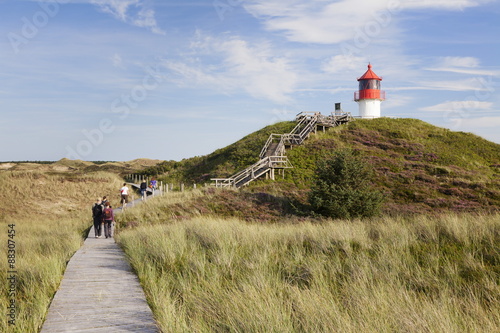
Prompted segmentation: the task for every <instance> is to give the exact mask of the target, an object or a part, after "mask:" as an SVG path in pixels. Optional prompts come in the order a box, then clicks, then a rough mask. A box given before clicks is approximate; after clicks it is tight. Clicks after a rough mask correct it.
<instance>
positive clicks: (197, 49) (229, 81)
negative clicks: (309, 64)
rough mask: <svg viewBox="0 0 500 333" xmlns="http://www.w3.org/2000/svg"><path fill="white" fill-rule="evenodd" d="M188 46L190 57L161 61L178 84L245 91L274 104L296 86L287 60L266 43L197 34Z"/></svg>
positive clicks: (228, 91) (288, 99)
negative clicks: (276, 53) (254, 43)
mask: <svg viewBox="0 0 500 333" xmlns="http://www.w3.org/2000/svg"><path fill="white" fill-rule="evenodd" d="M191 46H192V55H191V57H190V58H188V59H186V60H185V61H183V62H180V61H165V63H164V65H165V66H166V67H167V68H168V69H170V70H171V71H172V72H174V73H176V74H177V75H178V77H180V80H179V79H177V80H175V82H176V83H177V84H179V85H184V86H193V85H197V86H203V87H204V88H209V89H215V90H217V91H219V92H220V91H222V92H224V93H234V92H238V91H245V92H246V93H248V94H250V95H251V96H253V97H255V98H260V99H268V100H271V101H273V102H276V103H288V102H289V101H290V100H291V98H290V97H289V95H290V93H292V92H293V91H294V89H295V85H296V83H297V81H298V77H297V74H296V73H295V70H294V68H293V67H292V66H291V64H290V63H289V61H288V59H286V58H284V57H276V56H273V53H274V52H273V50H272V49H271V47H270V46H269V45H268V44H266V43H260V44H259V45H249V43H247V42H246V41H244V40H241V39H239V38H229V39H223V40H222V39H220V40H219V39H214V38H211V37H201V36H199V35H198V37H197V40H195V41H194V42H193V43H192V44H191ZM200 56H201V57H200ZM201 59H203V60H201ZM208 61H211V62H210V64H208Z"/></svg>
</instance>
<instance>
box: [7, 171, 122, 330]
mask: <svg viewBox="0 0 500 333" xmlns="http://www.w3.org/2000/svg"><path fill="white" fill-rule="evenodd" d="M120 184H121V181H120V179H119V178H118V177H117V176H116V175H113V174H108V173H86V174H81V173H67V172H65V173H57V172H54V173H51V174H48V173H46V172H38V171H14V172H11V171H4V172H0V202H2V205H1V208H0V222H1V224H2V230H3V231H2V232H1V233H0V244H2V246H1V247H0V256H1V257H2V258H3V259H2V260H0V279H1V280H2V281H7V272H8V271H9V270H10V269H9V267H8V261H7V239H8V238H7V237H8V233H7V230H8V225H10V224H15V227H14V229H15V237H14V239H13V240H14V241H15V251H16V253H15V255H16V258H15V261H16V262H15V271H16V272H17V273H16V274H15V275H16V279H17V280H16V284H15V297H10V296H9V293H8V289H7V288H2V292H1V294H0V306H1V307H2V309H4V311H3V312H2V314H3V316H2V320H0V332H22V333H31V332H38V331H39V329H40V328H41V325H42V324H43V321H44V318H45V315H46V312H47V310H48V306H49V305H50V301H51V299H52V297H53V296H54V294H55V292H56V290H57V288H58V286H59V283H60V281H61V279H62V276H63V273H64V270H65V268H66V264H67V261H68V260H69V259H70V258H71V256H72V255H73V253H74V252H75V251H76V250H78V249H79V248H80V246H81V244H82V241H83V239H84V237H85V236H86V234H87V232H88V230H89V228H90V226H91V209H90V207H91V205H92V203H93V202H94V200H95V198H96V197H97V196H99V195H100V196H102V195H109V196H110V197H111V198H112V199H115V201H116V202H117V200H116V196H115V195H112V194H113V193H117V192H118V188H119V187H120ZM3 286H7V283H4V284H3ZM11 299H14V300H15V301H16V321H15V325H9V323H8V318H7V310H6V309H7V306H8V304H9V302H10V301H11Z"/></svg>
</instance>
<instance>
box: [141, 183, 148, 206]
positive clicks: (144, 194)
mask: <svg viewBox="0 0 500 333" xmlns="http://www.w3.org/2000/svg"><path fill="white" fill-rule="evenodd" d="M140 189H141V200H142V201H144V199H146V197H147V195H148V192H147V191H148V183H147V182H146V180H143V181H142V183H141V186H140Z"/></svg>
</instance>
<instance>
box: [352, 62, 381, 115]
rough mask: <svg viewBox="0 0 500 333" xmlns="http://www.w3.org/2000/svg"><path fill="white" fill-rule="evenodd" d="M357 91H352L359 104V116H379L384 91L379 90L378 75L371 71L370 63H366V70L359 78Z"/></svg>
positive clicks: (379, 79)
mask: <svg viewBox="0 0 500 333" xmlns="http://www.w3.org/2000/svg"><path fill="white" fill-rule="evenodd" d="M358 81H359V91H356V92H355V93H354V100H355V101H356V102H358V104H359V116H360V117H361V118H378V117H380V103H382V101H383V100H385V91H382V90H380V81H382V78H381V77H379V76H378V75H377V74H375V72H373V71H372V65H371V64H368V70H367V71H366V73H365V74H363V76H361V77H360V78H359V79H358Z"/></svg>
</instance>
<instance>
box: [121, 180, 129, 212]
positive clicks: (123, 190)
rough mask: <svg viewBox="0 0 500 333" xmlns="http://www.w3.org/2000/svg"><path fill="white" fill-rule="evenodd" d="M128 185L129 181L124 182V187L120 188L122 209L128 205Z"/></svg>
mask: <svg viewBox="0 0 500 333" xmlns="http://www.w3.org/2000/svg"><path fill="white" fill-rule="evenodd" d="M128 191H129V189H128V186H127V183H123V187H122V188H121V189H120V195H121V201H120V203H121V204H122V210H125V207H126V206H127V203H128Z"/></svg>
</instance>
